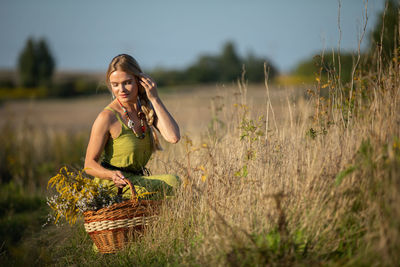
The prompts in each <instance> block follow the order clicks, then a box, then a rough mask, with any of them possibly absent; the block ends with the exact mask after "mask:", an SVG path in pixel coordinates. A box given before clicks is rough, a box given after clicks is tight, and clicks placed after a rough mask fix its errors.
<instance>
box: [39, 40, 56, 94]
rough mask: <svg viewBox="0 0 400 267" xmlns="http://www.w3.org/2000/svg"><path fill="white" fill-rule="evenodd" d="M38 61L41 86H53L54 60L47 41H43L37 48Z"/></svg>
mask: <svg viewBox="0 0 400 267" xmlns="http://www.w3.org/2000/svg"><path fill="white" fill-rule="evenodd" d="M36 60H37V69H38V70H37V71H38V83H39V85H42V86H45V87H49V86H50V85H51V78H52V76H53V73H54V67H55V63H54V59H53V57H52V56H51V54H50V50H49V48H48V46H47V44H46V41H45V40H43V39H41V40H40V41H39V42H38V44H37V48H36Z"/></svg>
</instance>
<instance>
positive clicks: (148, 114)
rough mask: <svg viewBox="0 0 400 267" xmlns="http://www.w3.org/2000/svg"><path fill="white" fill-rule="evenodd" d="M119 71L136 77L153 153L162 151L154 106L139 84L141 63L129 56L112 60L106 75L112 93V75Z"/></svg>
mask: <svg viewBox="0 0 400 267" xmlns="http://www.w3.org/2000/svg"><path fill="white" fill-rule="evenodd" d="M117 70H119V71H124V72H126V73H129V74H131V75H133V76H134V77H135V79H136V83H137V86H138V100H139V104H140V108H141V111H142V112H143V114H144V117H145V120H146V123H147V125H148V126H149V127H150V131H151V137H152V138H151V141H152V148H153V151H155V150H162V147H161V145H160V142H159V140H158V137H157V134H156V133H155V131H154V128H155V127H154V122H155V121H156V120H157V116H156V114H155V112H154V109H153V106H152V105H151V102H150V100H149V98H148V97H147V94H146V90H145V89H144V88H143V86H142V85H141V84H140V83H139V82H138V79H139V78H140V76H141V73H142V69H141V68H140V66H139V63H138V62H137V61H136V60H135V59H134V58H133V57H132V56H130V55H127V54H120V55H118V56H116V57H114V58H113V59H112V60H111V62H110V64H109V65H108V69H107V73H106V83H107V87H108V89H109V90H110V92H111V93H112V90H111V84H110V75H111V73H113V72H114V71H117ZM141 111H139V113H138V116H139V118H140V117H141V116H142V114H141Z"/></svg>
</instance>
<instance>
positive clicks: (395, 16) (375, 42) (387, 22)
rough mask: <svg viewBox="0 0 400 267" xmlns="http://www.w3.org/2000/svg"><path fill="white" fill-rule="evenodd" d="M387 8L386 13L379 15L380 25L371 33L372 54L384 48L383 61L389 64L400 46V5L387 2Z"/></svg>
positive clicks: (390, 0) (395, 2)
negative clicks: (399, 38) (399, 45)
mask: <svg viewBox="0 0 400 267" xmlns="http://www.w3.org/2000/svg"><path fill="white" fill-rule="evenodd" d="M385 6H387V8H386V12H385V11H382V12H381V13H380V14H379V16H378V23H377V24H376V25H375V27H374V29H373V31H372V32H371V53H374V51H379V49H377V48H379V47H382V56H383V60H384V61H385V62H388V61H390V60H391V58H392V57H393V53H394V50H395V48H396V47H398V44H399V40H398V37H399V3H398V2H397V1H395V0H386V5H385ZM382 30H383V31H382ZM396 41H397V43H396Z"/></svg>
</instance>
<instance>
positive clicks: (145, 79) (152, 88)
mask: <svg viewBox="0 0 400 267" xmlns="http://www.w3.org/2000/svg"><path fill="white" fill-rule="evenodd" d="M139 79H140V80H139V82H140V84H141V85H142V86H143V88H144V89H145V90H146V94H147V97H148V98H149V100H150V101H153V100H155V99H157V98H158V92H157V84H156V83H155V82H154V80H153V79H152V78H151V77H150V76H149V75H147V74H145V73H143V72H142V73H141V76H140V77H139Z"/></svg>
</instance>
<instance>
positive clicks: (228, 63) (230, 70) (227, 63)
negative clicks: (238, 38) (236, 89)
mask: <svg viewBox="0 0 400 267" xmlns="http://www.w3.org/2000/svg"><path fill="white" fill-rule="evenodd" d="M219 67H220V81H224V82H228V81H232V80H236V79H237V78H239V77H240V74H241V72H242V62H241V60H240V58H239V56H238V55H237V53H236V51H235V46H234V44H233V43H232V42H227V43H226V44H225V45H224V48H223V50H222V54H221V55H220V57H219Z"/></svg>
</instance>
